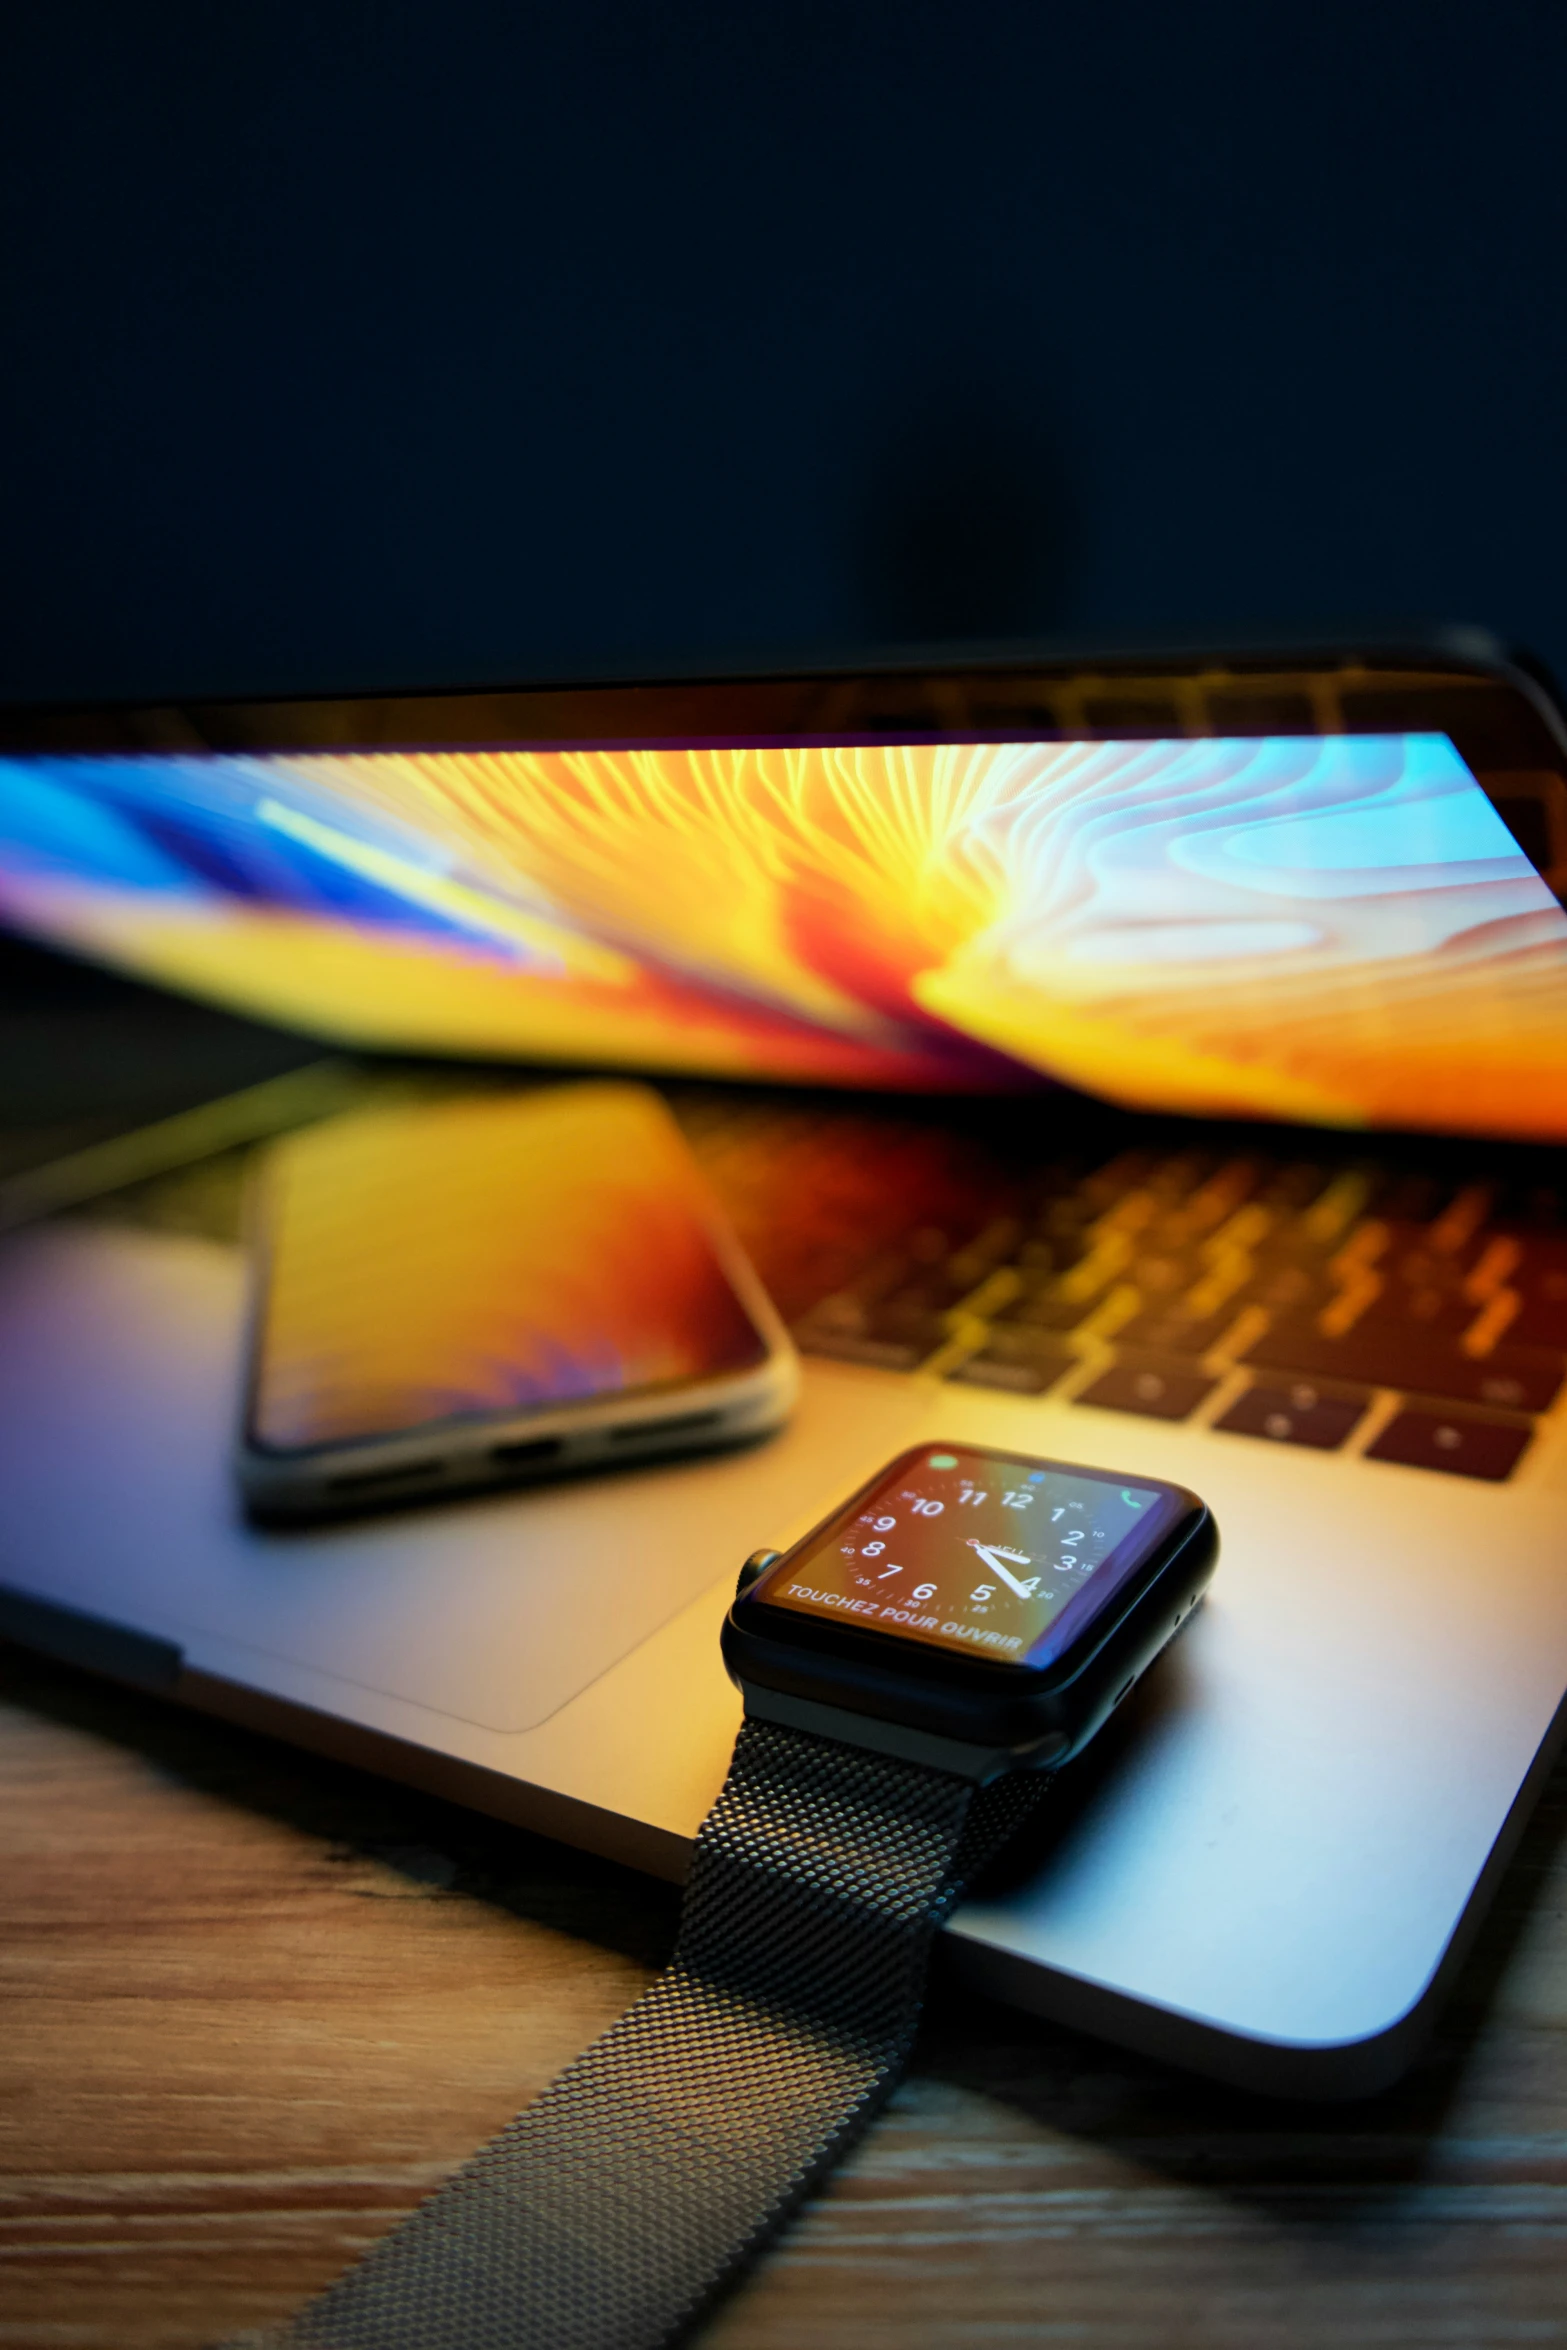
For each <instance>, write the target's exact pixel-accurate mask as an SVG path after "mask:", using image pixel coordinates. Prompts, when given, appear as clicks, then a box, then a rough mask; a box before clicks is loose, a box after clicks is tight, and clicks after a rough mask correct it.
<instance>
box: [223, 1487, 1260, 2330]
mask: <svg viewBox="0 0 1567 2350" xmlns="http://www.w3.org/2000/svg"><path fill="white" fill-rule="evenodd" d="M1217 1547H1218V1544H1217V1536H1216V1533H1215V1529H1214V1524H1213V1520H1212V1518H1211V1516H1210V1515H1209V1512H1208V1511H1207V1509H1206V1508H1205V1507H1204V1505H1203V1503H1202V1502H1201V1501H1199V1500H1198V1499H1197V1497H1196V1495H1195V1494H1192V1493H1189V1492H1187V1491H1185V1490H1184V1489H1183V1488H1182V1487H1180V1486H1176V1485H1168V1484H1164V1483H1162V1482H1160V1481H1159V1480H1157V1479H1155V1478H1151V1477H1144V1476H1121V1475H1119V1474H1116V1475H1111V1474H1109V1473H1108V1472H1106V1471H1104V1470H1100V1469H1090V1468H1080V1467H1075V1466H1072V1465H1070V1464H1067V1463H1062V1462H1055V1461H1042V1460H1028V1459H1023V1458H1020V1457H1018V1456H1016V1455H1013V1454H1007V1453H1000V1452H994V1451H989V1450H985V1449H981V1448H979V1447H976V1446H972V1445H961V1444H950V1445H941V1444H936V1445H925V1446H922V1447H920V1448H918V1449H917V1450H915V1451H911V1452H907V1453H904V1454H902V1455H901V1456H900V1457H899V1458H898V1459H897V1460H895V1461H893V1462H892V1464H891V1465H890V1467H888V1468H886V1469H884V1470H882V1471H881V1472H880V1473H879V1474H878V1475H877V1476H876V1477H874V1478H872V1479H871V1481H870V1482H869V1483H868V1484H867V1485H865V1486H864V1487H862V1488H861V1490H860V1491H859V1492H858V1493H856V1494H855V1495H854V1496H853V1498H852V1499H851V1500H849V1501H848V1502H847V1503H845V1504H844V1506H843V1507H842V1508H840V1509H838V1510H836V1511H835V1512H834V1513H833V1515H832V1516H831V1517H830V1518H828V1519H826V1520H825V1521H824V1522H823V1523H822V1524H821V1525H819V1526H818V1527H816V1529H815V1530H814V1531H813V1532H812V1533H810V1534H808V1535H806V1537H805V1538H804V1540H803V1541H801V1542H798V1543H796V1544H795V1546H794V1547H793V1548H792V1549H791V1550H789V1551H786V1552H783V1553H781V1554H780V1553H776V1552H771V1551H763V1552H758V1553H757V1554H756V1556H755V1557H753V1558H752V1559H750V1560H748V1561H747V1562H746V1565H745V1567H744V1568H743V1570H742V1572H741V1576H740V1586H739V1590H738V1592H737V1594H736V1598H735V1602H734V1605H733V1607H732V1608H731V1610H730V1612H729V1615H728V1618H727V1620H726V1622H725V1624H724V1629H723V1652H724V1661H725V1663H726V1665H727V1667H728V1670H729V1673H730V1676H731V1678H732V1679H733V1680H734V1681H736V1682H737V1683H738V1685H739V1687H740V1690H741V1692H742V1695H743V1697H744V1700H745V1720H744V1723H743V1724H742V1727H741V1730H740V1735H739V1738H738V1739H737V1741H736V1745H735V1752H734V1759H733V1762H732V1763H731V1766H730V1770H729V1776H728V1778H727V1779H726V1781H725V1783H724V1787H723V1790H722V1792H721V1794H720V1795H719V1798H718V1801H717V1802H716V1804H715V1805H714V1807H713V1809H712V1811H711V1812H710V1814H709V1815H708V1818H707V1820H706V1822H705V1823H704V1825H703V1827H702V1830H701V1832H700V1835H699V1836H698V1838H697V1844H696V1850H695V1854H694V1857H693V1861H692V1867H691V1875H690V1879H689V1881H688V1885H687V1889H686V1897H685V1905H684V1908H683V1910H682V1913H681V1922H680V1932H679V1938H678V1941H677V1943H676V1947H675V1953H674V1957H673V1958H672V1960H671V1962H670V1964H669V1966H668V1968H667V1969H666V1970H665V1972H664V1973H663V1975H662V1976H660V1978H659V1979H658V1981H657V1982H655V1983H654V1984H653V1985H652V1986H651V1987H650V1988H649V1990H648V1991H646V1992H645V1993H644V1994H643V1996H642V1997H641V1998H640V1999H639V2000H638V2001H637V2002H636V2004H635V2005H634V2006H633V2007H632V2008H631V2009H630V2010H629V2011H628V2013H627V2014H626V2015H624V2016H623V2017H622V2018H621V2020H620V2022H619V2023H617V2024H615V2025H614V2026H613V2027H612V2028H611V2029H610V2031H609V2032H607V2033H606V2034H605V2036H604V2037H603V2038H602V2039H601V2040H599V2041H598V2042H596V2043H595V2045H594V2046H593V2047H591V2048H589V2049H588V2050H587V2051H586V2053H585V2054H584V2055H582V2056H580V2057H579V2058H578V2059H577V2060H576V2062H575V2063H574V2064H572V2065H570V2066H569V2067H568V2068H567V2070H566V2071H565V2072H564V2073H562V2074H561V2076H560V2078H559V2079H558V2080H557V2081H555V2082H554V2083H553V2085H552V2086H551V2087H550V2088H549V2089H547V2090H546V2091H545V2092H544V2094H543V2095H542V2096H541V2097H540V2098H538V2099H537V2100H536V2102H535V2103H534V2104H532V2105H530V2106H528V2107H526V2108H525V2109H524V2111H523V2112H522V2113H521V2114H519V2115H518V2117H517V2119H516V2120H515V2121H513V2122H512V2123H511V2124H510V2125H509V2126H508V2128H506V2129H505V2130H503V2131H502V2132H501V2134H500V2136H499V2137H498V2138H496V2139H494V2140H492V2142H491V2143H490V2145H489V2146H487V2147H486V2148H485V2149H484V2150H483V2151H482V2152H481V2153H480V2154H478V2155H477V2156H476V2157H475V2158H474V2159H473V2160H472V2161H471V2162H470V2163H468V2164H467V2165H465V2167H464V2168H463V2169H462V2170H461V2171H459V2172H458V2173H457V2174H456V2176H455V2177H453V2178H452V2179H451V2180H450V2181H449V2182H448V2183H447V2184H446V2185H445V2186H444V2187H442V2188H440V2189H439V2190H438V2192H437V2193H436V2194H435V2195H433V2196H432V2197H431V2198H430V2200H429V2201H428V2202H427V2203H425V2204H424V2205H423V2206H422V2207H421V2208H420V2209H419V2210H418V2211H416V2212H415V2213H414V2214H413V2216H412V2217H411V2218H410V2219H408V2220H406V2221H405V2222H404V2223H403V2225H402V2226H401V2227H399V2228H397V2229H396V2230H395V2231H394V2232H393V2233H392V2234H391V2235H390V2236H388V2237H387V2238H386V2239H385V2240H384V2241H383V2242H382V2243H380V2244H378V2245H376V2246H375V2248H374V2249H373V2250H372V2251H371V2252H370V2253H369V2254H368V2255H367V2256H366V2257H365V2259H364V2260H362V2261H361V2262H360V2263H359V2265H358V2266H357V2267H356V2268H354V2269H351V2270H350V2271H349V2272H348V2274H347V2275H346V2276H344V2277H343V2278H341V2279H340V2280H339V2281H338V2282H337V2283H336V2284H335V2285H333V2286H331V2287H329V2289H328V2290H327V2291H326V2292H325V2293H324V2294H322V2295H321V2296H320V2298H319V2299H317V2300H315V2301H313V2302H311V2303H310V2304H309V2306H308V2307H307V2308H306V2309H305V2310H304V2311H303V2312H302V2313H301V2314H300V2316H299V2317H297V2318H296V2319H295V2320H294V2321H293V2322H292V2323H291V2324H290V2325H288V2326H286V2327H284V2328H283V2329H282V2330H281V2331H278V2332H274V2333H266V2334H258V2335H248V2336H245V2337H242V2341H243V2343H244V2344H245V2345H247V2350H285V2346H286V2350H659V2346H662V2345H666V2344H669V2343H672V2342H674V2341H676V2340H678V2339H679V2338H681V2337H682V2336H683V2335H684V2334H685V2333H686V2332H687V2331H688V2330H689V2328H690V2327H691V2326H692V2325H693V2324H694V2323H695V2322H696V2320H697V2319H698V2318H700V2316H701V2315H702V2314H703V2312H704V2311H705V2310H706V2309H707V2308H708V2307H709V2306H710V2304H711V2303H712V2302H713V2301H714V2300H715V2299H716V2298H717V2296H718V2295H719V2294H720V2293H721V2292H722V2291H723V2289H724V2288H725V2286H726V2285H728V2284H729V2283H730V2282H731V2281H732V2280H733V2278H734V2277H735V2276H736V2274H737V2273H738V2271H739V2270H740V2269H741V2268H742V2267H743V2265H744V2264H745V2262H746V2260H747V2259H748V2258H749V2257H750V2256H751V2254H752V2253H753V2252H755V2251H756V2250H757V2249H758V2247H759V2246H760V2245H761V2244H762V2243H763V2242H765V2241H766V2239H767V2238H768V2237H769V2236H770V2235H772V2234H773V2232H774V2231H775V2230H776V2229H777V2228H778V2227H779V2225H780V2224H781V2223H782V2221H783V2220H784V2219H785V2218H786V2217H787V2216H788V2214H789V2212H790V2211H791V2210H792V2209H793V2208H794V2206H795V2205H796V2204H797V2203H798V2202H799V2201H800V2199H801V2197H802V2196H803V2195H805V2194H806V2193H807V2192H808V2191H809V2189H810V2188H811V2186H812V2185H813V2184H814V2183H815V2182H816V2181H817V2180H818V2179H819V2178H820V2177H821V2176H822V2175H823V2173H824V2172H825V2171H826V2170H827V2169H829V2168H830V2166H831V2165H832V2163H833V2162H834V2161H835V2160H836V2159H837V2157H838V2156H839V2155H840V2154H841V2153H842V2152H843V2151H844V2149H845V2147H846V2146H848V2145H849V2143H850V2142H851V2141H852V2140H853V2138H854V2137H855V2136H856V2135H857V2134H858V2132H859V2131H860V2129H862V2128H863V2126H864V2125H865V2123H866V2121H867V2120H868V2119H869V2118H870V2116H871V2115H872V2114H873V2113H874V2112H875V2110H876V2109H877V2107H878V2106H879V2105H880V2104H881V2102H882V2101H883V2099H884V2098H885V2097H886V2096H887V2094H888V2092H889V2091H890V2089H891V2088H892V2086H893V2084H894V2083H895V2082H896V2080H897V2078H898V2075H899V2073H900V2071H901V2069H902V2066H903V2063H904V2061H905V2058H906V2056H907V2053H908V2049H909V2045H910V2042H911V2040H912V2038H913V2034H914V2027H915V2024H916V2022H917V2020H918V2016H919V2010H920V2003H921V1998H922V1995H923V1988H924V1980H925V1972H926V1964H927V1960H928V1956H929V1951H930V1945H931V1942H932V1939H933V1938H934V1935H935V1933H936V1931H937V1929H938V1928H939V1926H940V1925H941V1924H942V1922H943V1920H944V1919H945V1918H946V1917H947V1916H948V1915H949V1913H950V1911H951V1910H952V1908H953V1906H954V1905H955V1903H956V1901H957V1900H958V1897H959V1895H960V1894H961V1892H962V1890H963V1888H964V1886H965V1885H966V1884H967V1883H968V1882H969V1881H970V1880H971V1879H972V1877H973V1876H974V1874H975V1873H976V1871H977V1870H979V1869H980V1868H982V1867H983V1866H984V1865H985V1863H986V1861H987V1860H988V1859H990V1858H991V1857H992V1855H993V1854H994V1853H995V1852H996V1851H997V1850H998V1849H999V1847H1000V1845H1001V1844H1002V1843H1003V1842H1004V1841H1005V1839H1006V1837H1007V1836H1008V1835H1009V1834H1010V1833H1011V1832H1012V1831H1013V1830H1014V1829H1015V1828H1016V1827H1017V1826H1018V1825H1019V1824H1020V1822H1021V1821H1022V1819H1023V1818H1024V1816H1025V1815H1026V1814H1027V1813H1028V1812H1029V1811H1030V1810H1031V1809H1032V1808H1033V1807H1034V1805H1035V1804H1036V1803H1037V1802H1038V1800H1039V1798H1040V1796H1041V1794H1042V1793H1043V1791H1044V1789H1045V1788H1046V1786H1047V1785H1048V1783H1049V1780H1050V1777H1051V1775H1052V1774H1053V1773H1054V1772H1055V1771H1057V1770H1058V1769H1059V1768H1060V1767H1061V1765H1062V1764H1063V1763H1065V1762H1067V1761H1068V1760H1070V1758H1071V1757H1072V1756H1073V1755H1074V1754H1076V1753H1077V1752H1078V1751H1079V1749H1080V1748H1081V1747H1082V1746H1084V1745H1085V1744H1086V1743H1087V1741H1088V1740H1089V1739H1090V1738H1091V1737H1092V1736H1093V1734H1094V1732H1095V1731H1096V1730H1097V1729H1098V1728H1099V1727H1100V1725H1101V1724H1102V1723H1103V1722H1104V1721H1105V1719H1106V1718H1107V1716H1108V1715H1109V1714H1110V1712H1111V1711H1112V1710H1113V1708H1114V1707H1115V1706H1116V1705H1117V1704H1118V1703H1119V1702H1120V1700H1121V1699H1122V1698H1123V1697H1124V1696H1125V1695H1126V1693H1127V1691H1128V1690H1129V1689H1130V1688H1131V1687H1132V1685H1133V1683H1134V1682H1135V1681H1136V1680H1137V1678H1138V1676H1139V1675H1140V1674H1141V1673H1142V1672H1143V1671H1144V1669H1145V1668H1146V1667H1147V1665H1148V1664H1149V1663H1151V1661H1152V1660H1153V1658H1154V1657H1155V1656H1157V1655H1158V1653H1159V1651H1160V1649H1161V1648H1162V1647H1163V1646H1164V1644H1165V1642H1166V1641H1167V1640H1168V1639H1169V1638H1170V1636H1171V1634H1172V1633H1173V1632H1174V1631H1175V1630H1176V1628H1177V1627H1178V1625H1179V1624H1180V1623H1181V1622H1182V1620H1183V1619H1184V1618H1185V1616H1186V1615H1187V1614H1188V1613H1189V1612H1190V1610H1191V1609H1192V1607H1193V1606H1194V1605H1195V1604H1196V1602H1197V1600H1198V1599H1199V1598H1200V1597H1201V1595H1202V1592H1203V1590H1204V1588H1205V1586H1206V1584H1207V1582H1208V1579H1209V1577H1210V1575H1211V1574H1212V1572H1213V1566H1214V1560H1215V1557H1216V1554H1217ZM231 2350H240V2344H239V2343H236V2344H234V2345H232V2346H231Z"/></svg>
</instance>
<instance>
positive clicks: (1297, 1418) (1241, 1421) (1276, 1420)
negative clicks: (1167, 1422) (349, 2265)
mask: <svg viewBox="0 0 1567 2350" xmlns="http://www.w3.org/2000/svg"><path fill="white" fill-rule="evenodd" d="M1366 1402H1367V1398H1366V1397H1365V1396H1343V1395H1322V1394H1319V1392H1318V1390H1317V1389H1316V1388H1315V1387H1312V1386H1310V1385H1309V1384H1308V1383H1307V1382H1306V1381H1305V1380H1303V1379H1302V1380H1296V1381H1294V1382H1293V1384H1292V1385H1290V1386H1288V1387H1249V1388H1248V1389H1247V1391H1246V1393H1245V1394H1244V1395H1241V1396H1237V1397H1236V1399H1235V1401H1234V1403H1232V1404H1231V1406H1230V1408H1229V1410H1228V1411H1227V1412H1226V1413H1225V1414H1224V1416H1223V1418H1222V1419H1219V1420H1215V1422H1214V1426H1215V1427H1216V1428H1224V1429H1227V1430H1228V1431H1229V1432H1230V1433H1231V1435H1234V1436H1267V1437H1271V1438H1272V1440H1273V1442H1274V1443H1275V1444H1309V1445H1311V1446H1312V1447H1313V1448H1314V1449H1315V1450H1316V1451H1318V1452H1333V1451H1335V1450H1336V1449H1337V1447H1338V1446H1339V1445H1341V1444H1342V1443H1343V1441H1344V1439H1345V1437H1346V1436H1347V1435H1348V1434H1349V1432H1350V1430H1351V1429H1352V1428H1353V1427H1355V1426H1356V1424H1357V1423H1358V1422H1359V1421H1360V1420H1362V1419H1363V1418H1364V1417H1365V1410H1366Z"/></svg>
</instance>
